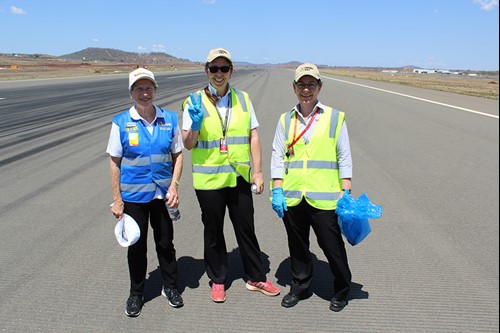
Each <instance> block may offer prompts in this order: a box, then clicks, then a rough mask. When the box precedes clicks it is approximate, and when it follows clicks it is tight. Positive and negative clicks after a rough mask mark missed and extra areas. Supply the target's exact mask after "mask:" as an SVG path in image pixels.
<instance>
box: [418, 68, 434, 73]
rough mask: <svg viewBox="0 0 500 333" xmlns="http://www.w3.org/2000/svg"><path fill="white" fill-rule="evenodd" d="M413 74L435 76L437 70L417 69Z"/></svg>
mask: <svg viewBox="0 0 500 333" xmlns="http://www.w3.org/2000/svg"><path fill="white" fill-rule="evenodd" d="M413 73H416V74H435V73H436V70H435V69H424V68H415V69H414V70H413Z"/></svg>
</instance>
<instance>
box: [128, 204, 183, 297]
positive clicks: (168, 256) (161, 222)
mask: <svg viewBox="0 0 500 333" xmlns="http://www.w3.org/2000/svg"><path fill="white" fill-rule="evenodd" d="M124 212H125V213H126V214H128V215H130V216H131V217H132V218H133V219H134V220H135V221H136V222H137V224H138V225H139V229H141V237H140V238H139V240H138V241H137V243H135V244H134V245H132V246H129V248H128V253H127V259H128V268H129V274H130V293H131V294H134V295H141V294H142V293H143V291H144V283H145V281H146V270H147V266H148V258H147V246H148V244H147V243H148V242H147V239H148V229H149V222H150V223H151V228H152V229H153V237H154V241H155V246H156V254H157V256H158V262H159V265H160V272H161V276H162V279H163V285H164V286H165V287H167V288H177V275H178V271H177V259H176V257H175V249H174V244H173V239H174V228H173V223H172V220H171V219H170V216H169V215H168V211H167V208H166V206H165V202H164V201H163V200H159V199H155V200H153V201H150V202H148V203H132V202H125V211H124Z"/></svg>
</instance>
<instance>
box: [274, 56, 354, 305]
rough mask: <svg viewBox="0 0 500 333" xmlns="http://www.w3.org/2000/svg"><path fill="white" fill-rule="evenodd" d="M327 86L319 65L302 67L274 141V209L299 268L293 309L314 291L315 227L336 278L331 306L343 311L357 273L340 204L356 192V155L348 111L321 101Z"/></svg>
mask: <svg viewBox="0 0 500 333" xmlns="http://www.w3.org/2000/svg"><path fill="white" fill-rule="evenodd" d="M321 87H322V82H321V76H320V73H319V71H318V68H317V67H316V66H315V65H313V64H302V65H300V66H299V67H297V69H296V71H295V79H294V81H293V90H294V92H295V95H296V96H297V99H298V102H299V103H298V104H297V105H296V106H295V107H294V108H293V109H292V110H291V111H288V112H285V113H283V114H282V115H281V117H280V120H279V122H278V126H277V127H276V133H275V137H274V141H273V151H272V159H271V178H272V179H273V185H272V207H273V209H274V210H275V211H276V213H277V214H278V216H279V217H280V218H283V222H284V225H285V229H286V232H287V235H288V248H289V250H290V262H291V266H292V272H293V273H292V283H291V286H290V292H289V293H288V294H287V295H285V296H284V297H283V299H282V301H281V305H282V306H284V307H286V308H290V307H293V306H295V305H296V304H297V303H298V302H299V301H300V300H301V299H305V298H307V297H309V296H310V295H311V291H310V286H311V282H312V278H313V264H312V257H311V253H310V251H309V233H310V229H311V227H312V229H313V230H314V233H315V234H316V237H317V240H318V245H319V246H320V248H321V249H322V250H323V253H324V254H325V256H326V258H327V260H328V263H329V265H330V269H331V271H332V273H333V276H334V282H333V288H332V289H333V298H332V300H331V302H330V309H331V310H332V311H341V310H342V309H343V308H344V307H345V306H346V305H347V295H348V293H349V289H350V282H351V271H350V269H349V264H348V262H347V254H346V249H345V245H344V241H343V239H342V234H341V231H340V227H339V224H338V223H337V214H336V213H335V208H336V206H337V200H338V199H339V198H340V197H341V196H342V194H343V191H344V190H349V191H350V190H351V178H352V159H351V150H350V145H349V137H348V134H347V127H346V124H345V121H344V117H345V114H344V113H343V112H339V111H337V110H334V109H332V108H331V107H328V106H326V105H323V104H321V103H320V102H319V100H318V95H319V93H320V91H321Z"/></svg>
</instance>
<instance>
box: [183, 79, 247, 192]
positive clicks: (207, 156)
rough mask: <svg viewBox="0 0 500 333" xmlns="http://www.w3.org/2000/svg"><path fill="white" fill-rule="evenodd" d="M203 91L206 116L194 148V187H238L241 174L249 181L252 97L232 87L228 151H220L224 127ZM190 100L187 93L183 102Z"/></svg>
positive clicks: (206, 188) (187, 102) (186, 102)
mask: <svg viewBox="0 0 500 333" xmlns="http://www.w3.org/2000/svg"><path fill="white" fill-rule="evenodd" d="M198 93H201V94H202V110H203V113H204V119H203V123H202V127H201V129H200V133H199V136H198V141H197V143H196V145H195V147H194V148H193V149H192V163H193V166H192V167H193V169H192V170H193V187H194V188H195V189H199V190H208V189H219V188H224V187H235V186H236V177H237V175H238V174H239V175H241V176H242V177H243V178H245V180H246V181H247V182H250V126H251V114H250V112H249V110H250V108H249V104H250V100H249V97H248V94H247V93H245V92H243V91H239V90H236V89H234V88H231V92H230V95H229V96H230V108H229V110H228V112H231V114H230V121H229V125H228V129H227V133H226V144H227V147H228V152H227V153H221V152H220V143H221V142H220V140H221V138H222V128H221V123H220V119H219V116H218V115H217V112H218V111H217V109H216V107H215V106H214V105H213V104H212V103H211V102H210V100H209V99H208V97H207V96H206V94H205V92H203V91H198V92H196V94H198ZM186 104H191V99H190V98H189V97H188V98H186V100H185V101H184V103H183V108H185V107H186Z"/></svg>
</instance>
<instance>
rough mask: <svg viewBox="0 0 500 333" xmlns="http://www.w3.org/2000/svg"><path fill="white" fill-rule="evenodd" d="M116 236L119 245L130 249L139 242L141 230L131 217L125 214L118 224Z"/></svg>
mask: <svg viewBox="0 0 500 333" xmlns="http://www.w3.org/2000/svg"><path fill="white" fill-rule="evenodd" d="M115 236H116V240H117V241H118V244H120V245H121V246H123V247H128V246H130V245H134V244H135V243H136V242H137V241H138V240H139V237H141V229H139V226H138V225H137V222H135V220H134V219H133V218H132V217H131V216H130V215H128V214H123V216H122V218H121V219H120V220H119V221H118V222H117V223H116V226H115Z"/></svg>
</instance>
